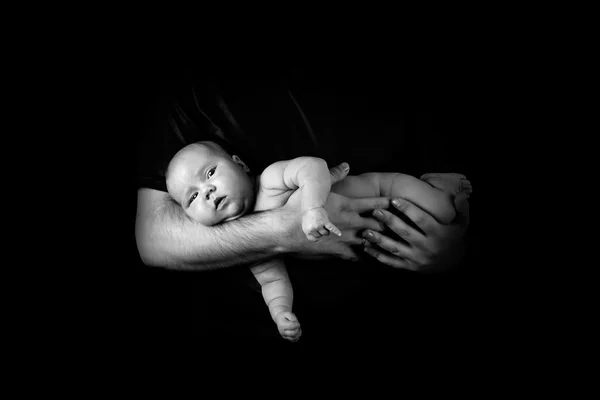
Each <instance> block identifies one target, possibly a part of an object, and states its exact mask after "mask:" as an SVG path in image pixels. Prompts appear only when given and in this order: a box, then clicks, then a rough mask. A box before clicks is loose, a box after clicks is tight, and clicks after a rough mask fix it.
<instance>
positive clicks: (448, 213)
mask: <svg viewBox="0 0 600 400" xmlns="http://www.w3.org/2000/svg"><path fill="white" fill-rule="evenodd" d="M379 176H380V184H379V187H380V195H381V196H385V197H402V198H405V199H407V200H409V201H410V202H412V203H414V204H415V205H417V206H418V207H419V208H421V209H423V210H424V211H426V212H427V213H428V214H430V215H431V216H433V217H434V218H435V219H436V220H437V221H439V222H441V223H444V224H448V223H450V222H452V221H453V220H454V218H455V217H456V211H455V209H454V195H453V194H452V193H450V192H448V191H444V190H440V189H439V188H437V187H435V186H433V185H430V184H429V183H427V182H425V181H422V180H420V179H418V178H416V177H414V176H411V175H405V174H400V173H382V174H379Z"/></svg>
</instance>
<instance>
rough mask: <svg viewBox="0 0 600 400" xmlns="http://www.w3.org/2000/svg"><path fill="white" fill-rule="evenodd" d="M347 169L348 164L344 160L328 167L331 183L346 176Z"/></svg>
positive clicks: (348, 169) (348, 167)
mask: <svg viewBox="0 0 600 400" xmlns="http://www.w3.org/2000/svg"><path fill="white" fill-rule="evenodd" d="M348 171H350V165H349V164H348V163H346V162H343V163H341V164H340V165H336V166H335V167H333V168H329V175H330V176H331V184H332V185H333V184H334V183H336V182H339V181H341V180H343V179H344V178H345V177H346V176H348Z"/></svg>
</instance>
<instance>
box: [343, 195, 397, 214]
mask: <svg viewBox="0 0 600 400" xmlns="http://www.w3.org/2000/svg"><path fill="white" fill-rule="evenodd" d="M389 206H390V198H389V197H362V198H356V199H349V201H348V208H349V210H351V211H356V212H357V213H359V214H360V213H363V212H365V211H371V210H374V209H376V208H388V207H389Z"/></svg>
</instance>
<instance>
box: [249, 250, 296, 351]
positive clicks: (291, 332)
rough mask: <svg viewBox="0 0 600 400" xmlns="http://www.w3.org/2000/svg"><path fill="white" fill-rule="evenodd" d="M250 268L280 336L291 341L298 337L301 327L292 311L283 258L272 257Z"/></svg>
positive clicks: (288, 280) (291, 294) (291, 299)
mask: <svg viewBox="0 0 600 400" xmlns="http://www.w3.org/2000/svg"><path fill="white" fill-rule="evenodd" d="M250 270H251V271H252V273H253V274H254V277H255V278H256V280H257V281H258V283H260V286H261V287H262V295H263V298H264V300H265V303H266V304H267V306H268V307H269V312H270V313H271V318H273V321H274V322H275V323H276V324H277V329H278V330H279V334H280V335H281V337H283V338H284V339H287V340H289V341H292V342H295V341H297V340H298V339H300V335H302V329H301V328H300V323H299V322H298V318H296V316H295V315H294V313H293V312H292V305H293V302H294V290H293V289H292V284H291V282H290V278H289V277H288V273H287V270H286V268H285V264H284V263H283V259H282V258H273V259H271V260H267V261H265V262H262V263H260V264H258V265H255V266H254V267H251V268H250Z"/></svg>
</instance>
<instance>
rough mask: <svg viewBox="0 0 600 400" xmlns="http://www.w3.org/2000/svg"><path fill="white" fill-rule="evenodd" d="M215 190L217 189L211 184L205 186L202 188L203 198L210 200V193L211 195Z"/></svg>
mask: <svg viewBox="0 0 600 400" xmlns="http://www.w3.org/2000/svg"><path fill="white" fill-rule="evenodd" d="M215 190H217V189H216V188H215V187H214V186H212V185H210V186H207V187H206V189H204V198H205V199H206V200H210V195H211V194H212V193H214V192H215Z"/></svg>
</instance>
